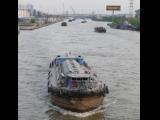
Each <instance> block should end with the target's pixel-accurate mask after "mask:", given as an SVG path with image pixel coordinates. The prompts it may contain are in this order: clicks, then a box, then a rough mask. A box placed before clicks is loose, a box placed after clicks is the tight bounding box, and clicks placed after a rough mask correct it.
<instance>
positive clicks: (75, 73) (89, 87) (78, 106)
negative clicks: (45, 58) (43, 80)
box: [48, 56, 109, 112]
mask: <svg viewBox="0 0 160 120" xmlns="http://www.w3.org/2000/svg"><path fill="white" fill-rule="evenodd" d="M48 92H49V93H51V100H52V103H53V104H54V105H57V106H59V107H62V108H65V109H68V110H71V111H75V112H86V111H89V110H93V109H95V108H97V107H99V106H100V105H101V104H102V103H103V99H104V97H105V95H106V94H108V93H109V91H108V87H107V86H106V85H105V84H104V83H102V81H100V80H99V78H98V76H97V75H96V74H95V73H94V72H93V71H92V70H91V67H89V66H88V64H87V63H86V62H85V61H84V59H83V58H82V57H81V56H77V57H71V56H57V57H56V58H55V59H54V60H53V61H52V62H51V63H50V66H49V73H48Z"/></svg>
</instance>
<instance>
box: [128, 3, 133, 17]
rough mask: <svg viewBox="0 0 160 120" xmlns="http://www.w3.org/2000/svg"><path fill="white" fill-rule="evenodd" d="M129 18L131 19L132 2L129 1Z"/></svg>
mask: <svg viewBox="0 0 160 120" xmlns="http://www.w3.org/2000/svg"><path fill="white" fill-rule="evenodd" d="M129 16H130V17H133V0H129Z"/></svg>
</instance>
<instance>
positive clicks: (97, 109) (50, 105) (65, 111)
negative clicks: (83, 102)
mask: <svg viewBox="0 0 160 120" xmlns="http://www.w3.org/2000/svg"><path fill="white" fill-rule="evenodd" d="M116 102H117V99H115V100H113V99H112V100H108V101H107V103H108V104H106V105H101V106H99V107H98V108H96V109H94V110H92V111H89V112H84V113H78V112H72V111H69V110H66V109H63V108H60V107H58V106H55V105H53V104H51V103H48V105H49V107H50V108H51V109H50V110H53V111H57V112H59V113H60V114H62V115H65V116H66V115H69V116H74V117H80V118H82V117H88V116H91V115H94V114H97V113H102V112H104V111H106V108H107V107H109V106H110V105H112V104H115V103H116Z"/></svg>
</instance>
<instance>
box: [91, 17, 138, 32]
mask: <svg viewBox="0 0 160 120" xmlns="http://www.w3.org/2000/svg"><path fill="white" fill-rule="evenodd" d="M92 20H95V21H106V22H112V23H111V24H110V26H111V27H116V26H120V25H123V24H124V23H125V22H128V24H130V25H132V26H134V27H136V28H138V29H140V18H138V17H130V18H127V17H125V16H109V17H108V16H107V17H102V18H100V19H97V18H96V17H93V18H92Z"/></svg>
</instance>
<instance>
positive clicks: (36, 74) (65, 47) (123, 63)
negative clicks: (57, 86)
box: [18, 19, 140, 120]
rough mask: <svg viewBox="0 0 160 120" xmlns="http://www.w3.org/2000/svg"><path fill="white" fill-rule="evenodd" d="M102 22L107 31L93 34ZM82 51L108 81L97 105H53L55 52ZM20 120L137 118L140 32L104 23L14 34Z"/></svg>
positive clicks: (138, 115) (109, 119) (90, 22)
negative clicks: (74, 108)
mask: <svg viewBox="0 0 160 120" xmlns="http://www.w3.org/2000/svg"><path fill="white" fill-rule="evenodd" d="M97 26H104V27H106V28H107V33H102V34H100V33H95V32H94V27H97ZM69 51H71V52H72V54H76V55H81V56H83V57H84V58H85V60H86V61H87V62H88V63H89V65H90V66H91V67H92V68H93V69H94V71H96V73H97V75H98V76H99V77H100V78H101V79H102V80H103V81H104V82H105V83H106V84H107V85H108V87H109V92H110V93H109V94H108V95H107V96H106V97H105V99H104V103H103V105H102V106H100V107H99V108H97V109H95V110H93V111H90V112H86V113H75V112H71V111H68V110H64V109H62V108H59V107H57V106H53V105H52V104H51V102H50V95H49V94H48V93H47V75H48V66H49V63H50V61H51V60H53V59H54V57H55V56H56V55H64V54H65V53H66V52H69ZM18 119H19V120H140V32H136V31H128V30H117V29H111V28H109V27H108V26H107V23H106V22H95V21H92V20H87V23H81V20H80V19H78V20H76V21H73V22H70V23H68V26H67V27H61V23H56V24H53V25H50V26H47V27H44V28H41V29H37V30H33V31H21V33H20V35H19V36H18Z"/></svg>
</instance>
